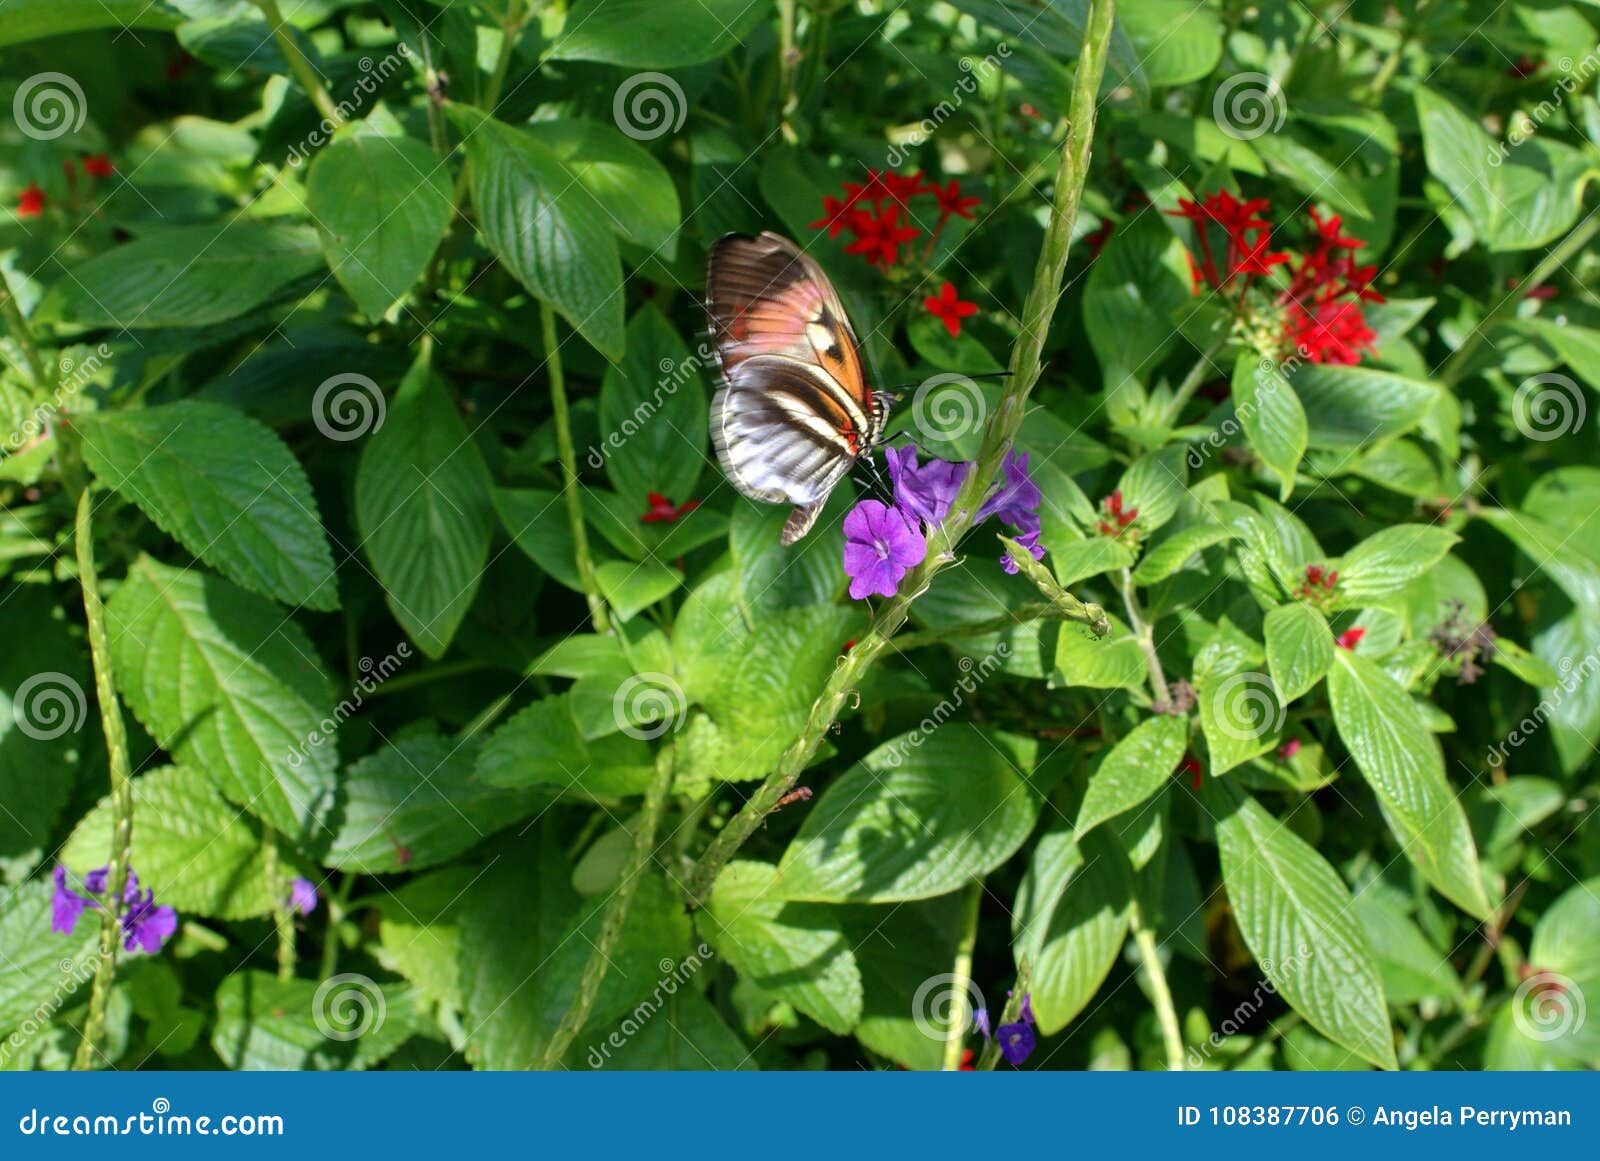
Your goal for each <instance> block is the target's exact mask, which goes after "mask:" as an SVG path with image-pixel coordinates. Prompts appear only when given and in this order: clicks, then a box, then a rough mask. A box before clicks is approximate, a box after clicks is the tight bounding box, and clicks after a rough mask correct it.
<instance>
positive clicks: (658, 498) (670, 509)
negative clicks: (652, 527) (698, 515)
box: [639, 492, 700, 524]
mask: <svg viewBox="0 0 1600 1161" xmlns="http://www.w3.org/2000/svg"><path fill="white" fill-rule="evenodd" d="M645 499H646V500H647V501H649V504H650V510H649V511H648V512H646V513H645V514H644V515H643V516H640V517H639V523H640V524H676V523H677V522H678V521H679V520H680V519H681V518H683V517H684V516H687V515H688V514H689V513H691V512H693V511H694V510H695V509H696V508H698V507H700V501H699V500H685V501H684V502H683V503H682V504H674V503H673V502H672V501H671V500H669V499H667V498H666V497H665V496H663V495H662V494H661V493H660V492H650V493H649V494H647V495H646V496H645Z"/></svg>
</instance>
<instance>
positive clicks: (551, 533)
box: [493, 488, 583, 593]
mask: <svg viewBox="0 0 1600 1161" xmlns="http://www.w3.org/2000/svg"><path fill="white" fill-rule="evenodd" d="M493 499H494V507H495V511H496V512H497V513H498V514H499V516H500V523H501V525H502V526H503V527H504V528H505V530H506V535H508V536H510V537H511V542H512V543H513V544H515V545H516V546H517V547H518V548H520V549H522V551H523V552H525V553H527V554H528V557H529V559H531V560H532V561H533V563H534V564H537V565H538V566H539V567H540V568H541V569H542V570H544V572H546V573H548V574H549V576H550V578H551V579H552V580H554V581H556V582H557V583H559V584H562V585H565V586H566V587H567V588H569V589H571V590H573V591H574V592H579V593H581V592H582V591H583V579H582V578H581V577H580V576H579V575H578V564H577V559H578V558H577V551H578V550H577V542H576V541H574V540H573V538H572V522H571V521H570V520H569V519H568V517H567V507H566V502H565V501H564V500H563V499H562V496H561V493H559V492H550V491H546V490H544V489H542V488H496V489H495V490H494V494H493Z"/></svg>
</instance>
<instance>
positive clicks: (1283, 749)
mask: <svg viewBox="0 0 1600 1161" xmlns="http://www.w3.org/2000/svg"><path fill="white" fill-rule="evenodd" d="M1299 752H1300V739H1299V738H1290V739H1289V740H1288V741H1287V742H1285V743H1284V744H1283V745H1281V746H1279V747H1278V757H1279V758H1280V759H1282V760H1283V761H1285V762H1287V761H1289V759H1291V758H1293V757H1294V756H1295V755H1296V754H1298V753H1299Z"/></svg>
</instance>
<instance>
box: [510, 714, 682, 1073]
mask: <svg viewBox="0 0 1600 1161" xmlns="http://www.w3.org/2000/svg"><path fill="white" fill-rule="evenodd" d="M674 766H675V762H674V753H673V749H672V746H671V744H670V743H669V744H668V745H667V747H666V748H665V750H664V752H663V753H662V754H661V756H660V759H659V768H658V769H657V771H656V777H655V781H653V782H652V783H650V789H649V790H648V791H646V792H645V797H644V810H643V811H642V812H641V813H640V816H639V822H638V829H636V830H635V831H634V832H633V851H632V853H630V854H629V856H628V865H627V866H625V867H624V868H623V869H622V878H621V879H620V880H619V881H618V882H617V889H616V890H615V891H614V892H613V893H612V895H611V899H610V901H609V902H608V903H607V904H606V911H605V915H604V916H603V917H602V918H601V920H600V938H599V939H598V940H596V941H595V945H594V948H593V949H592V950H591V951H590V952H589V961H588V962H587V963H586V964H584V966H583V975H582V977H581V978H580V979H579V980H578V995H577V997H576V998H575V999H574V1000H573V1001H572V1006H571V1007H570V1008H568V1009H567V1011H566V1014H565V1015H563V1016H562V1017H561V1023H560V1025H559V1026H558V1027H557V1028H556V1030H555V1034H554V1035H552V1036H551V1037H550V1043H549V1044H548V1045H546V1046H545V1050H544V1055H543V1057H541V1058H540V1060H539V1068H540V1069H541V1070H543V1071H549V1070H551V1069H555V1068H559V1067H560V1066H561V1060H562V1058H563V1057H564V1056H566V1054H567V1049H569V1048H571V1047H572V1042H573V1040H575V1039H576V1038H577V1035H578V1033H579V1032H581V1031H582V1030H583V1026H584V1025H585V1024H587V1023H588V1022H589V1013H590V1012H591V1011H592V1010H593V1009H594V1002H595V998H596V997H597V996H599V994H600V985H601V984H602V983H603V982H604V981H605V978H606V972H607V971H608V970H609V969H610V967H611V953H612V951H613V950H614V949H615V947H616V945H617V940H618V939H619V938H620V937H621V935H622V925H623V924H624V923H625V922H626V921H627V918H628V908H629V907H630V906H631V905H632V904H633V893H634V891H635V889H636V888H637V887H638V886H639V880H640V879H642V878H643V877H644V875H645V871H646V868H647V866H648V864H649V862H650V856H651V854H652V852H654V850H655V843H656V830H657V829H658V828H659V827H660V825H661V811H662V808H663V806H664V805H665V804H666V801H667V791H668V789H670V788H671V786H672V775H673V770H674Z"/></svg>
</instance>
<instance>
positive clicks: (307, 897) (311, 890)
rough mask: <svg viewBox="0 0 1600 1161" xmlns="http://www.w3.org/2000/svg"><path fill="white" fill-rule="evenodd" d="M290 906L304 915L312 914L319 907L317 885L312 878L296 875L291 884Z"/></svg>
mask: <svg viewBox="0 0 1600 1161" xmlns="http://www.w3.org/2000/svg"><path fill="white" fill-rule="evenodd" d="M289 906H290V907H293V908H294V909H295V910H296V911H298V912H300V914H302V915H310V914H311V913H312V912H313V911H315V910H316V909H317V886H316V884H315V883H313V882H312V881H311V880H310V879H306V878H303V877H300V876H296V878H295V880H294V882H293V883H290V884H289Z"/></svg>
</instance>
